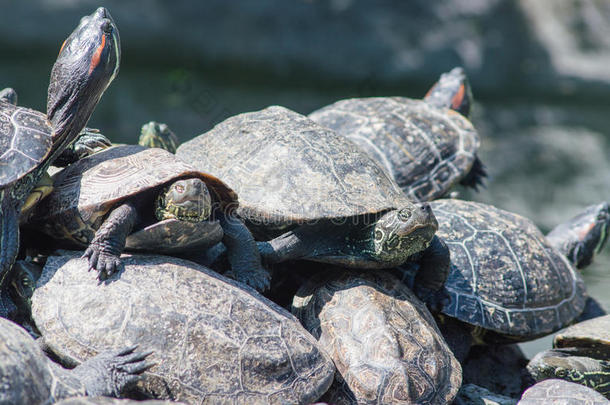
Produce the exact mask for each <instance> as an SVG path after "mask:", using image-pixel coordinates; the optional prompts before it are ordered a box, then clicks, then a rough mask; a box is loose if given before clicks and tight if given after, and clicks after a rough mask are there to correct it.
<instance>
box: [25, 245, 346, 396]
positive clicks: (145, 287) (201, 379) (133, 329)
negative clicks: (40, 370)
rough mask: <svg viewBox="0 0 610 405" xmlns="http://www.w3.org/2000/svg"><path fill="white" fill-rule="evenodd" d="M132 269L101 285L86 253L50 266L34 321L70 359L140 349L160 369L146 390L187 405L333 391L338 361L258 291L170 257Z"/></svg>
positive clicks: (143, 385) (140, 260) (128, 263)
mask: <svg viewBox="0 0 610 405" xmlns="http://www.w3.org/2000/svg"><path fill="white" fill-rule="evenodd" d="M122 261H123V263H124V264H125V269H123V270H121V271H120V272H118V273H117V274H115V275H113V276H111V277H110V279H109V282H108V283H105V284H100V283H99V282H98V280H97V279H96V277H95V275H94V274H93V273H90V272H89V271H88V264H87V261H86V260H85V259H80V258H78V255H74V254H72V255H66V256H54V257H50V258H49V259H48V261H47V263H46V265H45V267H44V269H43V272H42V275H41V277H40V279H39V280H38V282H37V288H36V290H35V291H34V295H33V297H32V316H33V319H34V321H35V322H36V325H37V326H38V329H39V330H40V332H41V334H42V336H43V338H44V341H45V343H46V344H47V345H48V346H49V348H50V349H51V350H52V351H53V352H54V353H55V354H56V355H58V356H59V357H60V358H61V359H63V360H64V361H68V362H74V361H76V362H80V361H84V360H86V359H88V358H90V357H92V356H94V355H96V354H98V353H99V352H101V351H104V350H107V349H113V348H121V347H124V346H125V345H132V344H136V343H137V344H138V345H139V346H140V347H142V348H143V349H144V350H152V351H153V353H154V354H153V355H152V357H151V358H152V360H153V361H154V362H155V363H156V365H155V366H154V367H153V368H152V369H151V370H150V371H149V372H146V373H144V380H143V381H142V382H140V383H139V384H138V387H137V389H138V390H139V391H141V393H142V394H144V395H147V396H148V395H150V396H153V397H155V398H160V399H168V398H171V399H173V400H178V401H184V402H186V403H196V404H208V403H209V404H217V403H256V404H267V403H273V404H276V403H295V404H296V403H312V402H314V401H315V400H316V399H317V398H318V397H320V396H321V395H322V394H323V393H324V392H325V391H326V390H327V389H328V387H329V385H330V384H331V382H332V379H333V376H334V370H335V368H334V365H333V363H332V361H331V359H330V358H329V357H328V355H327V354H325V353H324V352H323V351H322V350H321V349H319V345H318V343H317V342H316V340H315V339H314V338H313V336H311V335H310V334H309V333H308V332H307V331H306V330H305V329H303V327H302V326H301V325H300V324H299V322H298V321H297V320H296V319H295V318H294V317H293V316H292V315H291V314H290V313H289V312H287V311H286V310H284V309H282V308H280V307H279V306H277V305H276V304H274V303H272V302H271V301H269V300H267V299H266V298H264V297H263V296H261V295H259V294H258V293H256V292H255V291H254V290H253V289H251V288H249V287H246V286H244V285H243V284H240V283H238V282H236V281H233V280H229V279H227V278H225V277H222V276H220V275H218V274H217V273H214V272H213V271H211V270H209V269H207V268H204V267H202V266H198V265H195V264H194V263H191V262H188V261H186V260H180V259H176V258H172V257H168V256H153V255H148V256H147V255H133V256H131V255H123V257H122ZM67 291H69V294H67V293H66V292H67Z"/></svg>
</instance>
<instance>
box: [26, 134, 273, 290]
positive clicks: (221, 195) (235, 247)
mask: <svg viewBox="0 0 610 405" xmlns="http://www.w3.org/2000/svg"><path fill="white" fill-rule="evenodd" d="M237 205H238V203H237V195H236V194H235V192H233V190H231V189H230V188H229V187H228V186H227V185H226V184H225V183H223V182H222V181H221V180H219V179H218V178H216V177H214V176H212V175H209V174H206V173H203V172H200V171H197V170H195V169H194V168H193V167H191V166H189V165H188V164H186V163H184V162H182V161H180V160H179V159H177V158H176V157H175V156H174V155H172V154H171V153H169V152H167V151H165V150H163V149H159V148H146V147H143V146H139V145H123V146H115V147H111V148H108V149H106V150H103V151H101V152H98V153H95V154H93V155H91V156H88V157H86V158H83V159H81V160H79V161H78V162H75V163H73V164H71V165H70V166H68V167H66V168H65V169H63V170H62V171H61V172H59V173H57V174H55V175H54V176H53V191H52V192H51V193H50V194H49V195H48V196H47V197H46V198H45V199H44V200H43V201H42V202H41V203H40V204H38V206H37V208H36V210H35V212H34V214H33V215H32V218H31V222H30V226H31V227H34V228H36V229H41V230H43V231H44V232H45V233H47V234H48V235H50V236H53V237H54V238H55V239H57V240H62V241H65V242H64V243H65V245H63V246H65V247H86V248H87V249H86V251H85V254H84V256H85V257H87V258H88V259H89V266H90V267H91V268H92V269H95V270H97V271H98V273H99V277H100V279H104V278H107V277H108V276H109V275H111V274H112V273H114V272H115V271H116V270H117V268H118V267H119V266H120V258H119V256H120V254H121V252H122V251H123V249H124V248H125V247H127V248H133V249H136V250H148V251H155V252H158V253H160V252H166V253H171V252H174V251H179V250H188V249H189V248H191V249H194V248H197V249H203V248H206V247H209V246H213V245H214V244H216V243H217V242H220V241H221V240H222V241H223V243H224V244H225V245H226V246H227V252H228V256H229V262H230V263H231V274H232V275H233V276H234V277H235V278H237V279H238V280H240V281H243V282H245V283H248V284H250V285H252V286H253V287H255V288H257V289H259V290H264V289H266V288H267V287H268V285H269V273H268V271H267V270H265V269H264V268H263V267H262V265H261V259H260V255H259V253H258V249H257V246H256V244H255V242H254V239H253V238H252V235H251V234H250V232H249V231H248V229H247V228H246V227H245V225H244V224H243V223H242V222H241V221H239V219H237V218H235V216H234V215H233V214H232V212H233V211H234V210H235V207H236V206H237Z"/></svg>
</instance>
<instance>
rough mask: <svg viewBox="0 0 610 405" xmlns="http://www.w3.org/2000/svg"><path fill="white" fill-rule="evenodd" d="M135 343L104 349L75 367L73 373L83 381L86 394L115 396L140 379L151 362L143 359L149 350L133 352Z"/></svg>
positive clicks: (151, 365) (152, 364)
mask: <svg viewBox="0 0 610 405" xmlns="http://www.w3.org/2000/svg"><path fill="white" fill-rule="evenodd" d="M136 348H137V346H130V347H127V348H125V349H122V350H115V351H108V352H103V353H100V354H98V355H97V356H95V357H93V358H91V359H89V360H87V361H85V362H84V363H82V364H81V365H79V366H77V367H75V368H74V369H73V370H72V371H73V373H74V375H75V376H76V377H77V378H78V379H79V380H80V381H81V382H82V383H83V385H84V386H85V390H86V391H87V395H89V396H98V395H99V396H115V397H118V396H119V395H120V394H121V392H122V391H123V390H124V389H125V388H126V387H128V386H129V385H131V384H134V383H135V382H137V381H138V379H139V378H140V377H139V376H140V374H142V373H143V372H145V371H146V370H148V369H149V368H151V367H153V366H154V365H155V363H152V362H148V361H146V358H147V357H148V356H150V355H151V354H152V352H136V351H135V350H136Z"/></svg>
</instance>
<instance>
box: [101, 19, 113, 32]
mask: <svg viewBox="0 0 610 405" xmlns="http://www.w3.org/2000/svg"><path fill="white" fill-rule="evenodd" d="M102 31H104V32H105V33H106V34H111V33H112V24H111V23H110V21H108V20H106V21H104V22H103V23H102Z"/></svg>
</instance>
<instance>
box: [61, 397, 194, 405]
mask: <svg viewBox="0 0 610 405" xmlns="http://www.w3.org/2000/svg"><path fill="white" fill-rule="evenodd" d="M176 404H178V405H179V404H182V402H174V401H163V400H155V399H150V400H148V401H135V400H132V399H116V398H109V397H73V398H68V399H64V400H61V401H59V402H57V403H56V404H55V405H176Z"/></svg>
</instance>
